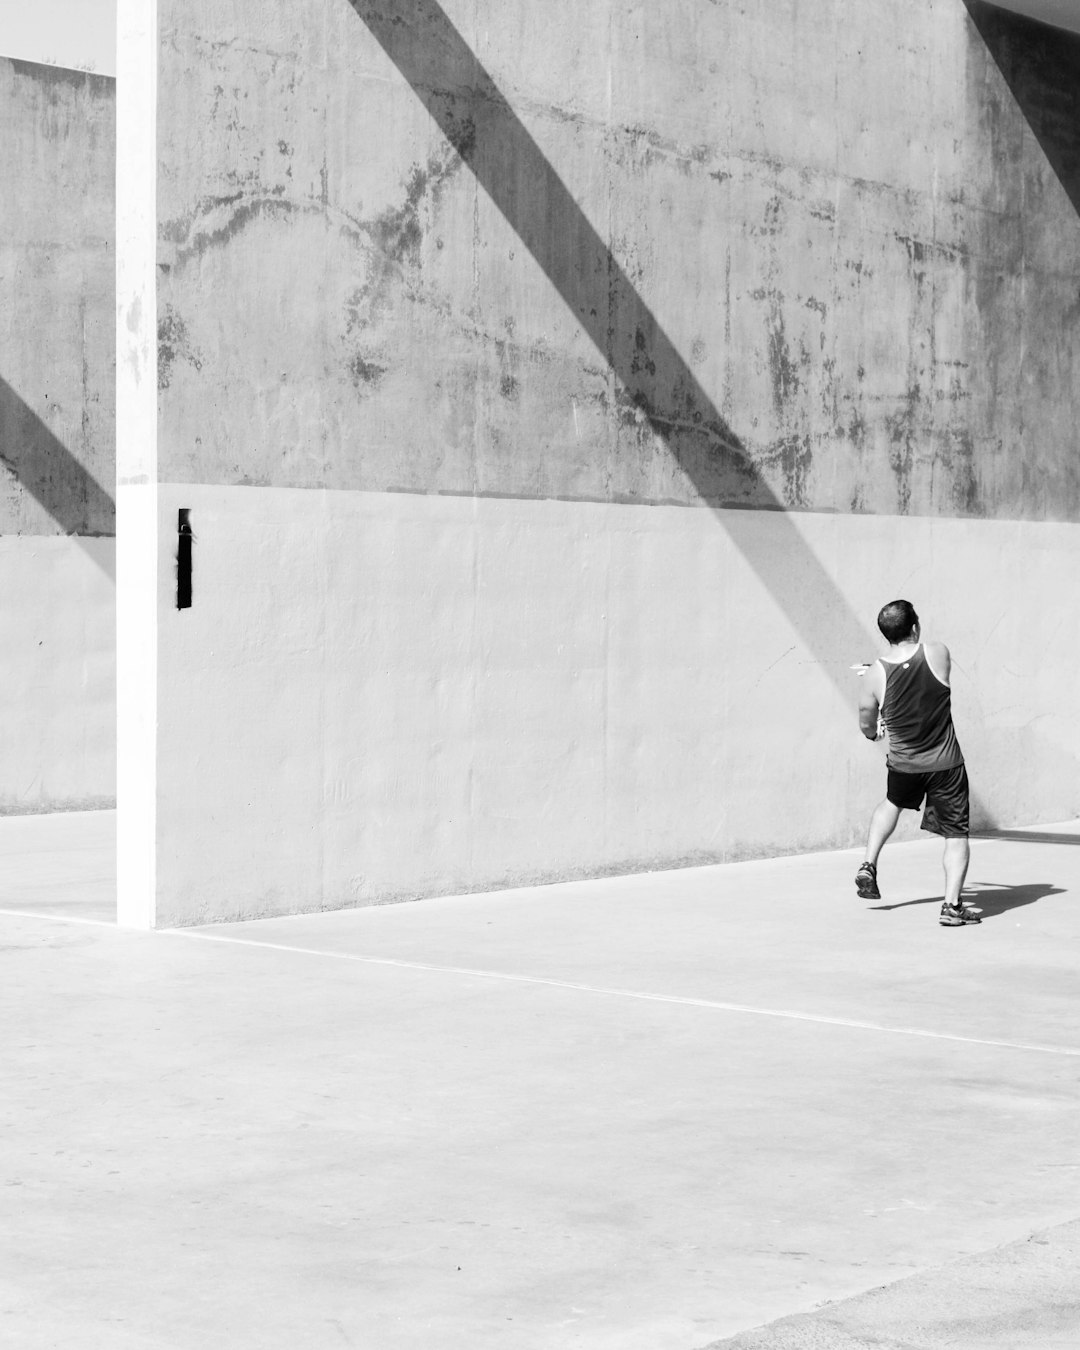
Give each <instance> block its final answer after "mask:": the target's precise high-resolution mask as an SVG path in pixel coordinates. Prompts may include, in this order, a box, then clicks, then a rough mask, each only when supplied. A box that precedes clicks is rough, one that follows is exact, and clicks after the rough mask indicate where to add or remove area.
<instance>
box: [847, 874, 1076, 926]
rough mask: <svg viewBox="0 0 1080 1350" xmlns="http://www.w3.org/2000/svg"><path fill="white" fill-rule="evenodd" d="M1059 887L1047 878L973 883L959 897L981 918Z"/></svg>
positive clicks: (931, 898)
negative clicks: (1008, 883) (1018, 883)
mask: <svg viewBox="0 0 1080 1350" xmlns="http://www.w3.org/2000/svg"><path fill="white" fill-rule="evenodd" d="M1064 893H1065V888H1064V887H1063V886H1051V885H1050V883H1049V882H1047V881H1030V882H1028V883H1027V884H1026V885H1024V886H1005V885H1003V884H1000V883H998V882H995V881H983V882H977V883H975V884H973V885H971V886H965V887H964V893H963V898H964V902H965V903H966V904H970V905H973V906H974V907H975V908H976V909H981V910H982V916H983V918H984V919H994V918H997V916H998V915H999V914H1007V913H1008V912H1009V910H1010V909H1019V908H1020V907H1021V905H1033V904H1034V903H1035V901H1036V900H1043V899H1045V898H1046V896H1048V895H1064ZM944 898H945V897H944V896H942V895H928V896H925V897H924V898H923V899H921V900H902V901H900V903H899V904H896V905H867V909H885V910H888V909H906V908H907V907H908V905H940V904H941V902H942V900H943V899H944Z"/></svg>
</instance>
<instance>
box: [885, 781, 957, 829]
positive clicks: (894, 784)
mask: <svg viewBox="0 0 1080 1350" xmlns="http://www.w3.org/2000/svg"><path fill="white" fill-rule="evenodd" d="M923 797H925V798H926V810H925V811H924V812H923V818H922V828H923V829H924V830H929V831H930V832H931V833H932V834H940V835H943V836H944V837H945V838H946V839H966V838H967V834H968V776H967V769H966V768H965V767H964V766H963V764H958V765H957V766H956V767H955V768H954V769H937V770H935V771H934V772H933V773H901V772H900V771H899V770H898V769H890V770H889V789H888V798H889V801H891V802H892V804H893V806H899V807H900V809H901V810H902V811H917V810H918V809H919V807H920V806H922V801H923Z"/></svg>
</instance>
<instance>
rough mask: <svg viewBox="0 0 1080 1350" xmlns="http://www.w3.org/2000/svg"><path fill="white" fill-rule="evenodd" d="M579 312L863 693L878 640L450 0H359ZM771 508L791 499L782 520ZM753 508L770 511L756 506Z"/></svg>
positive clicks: (697, 478)
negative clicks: (462, 27)
mask: <svg viewBox="0 0 1080 1350" xmlns="http://www.w3.org/2000/svg"><path fill="white" fill-rule="evenodd" d="M348 3H349V4H350V5H351V6H352V8H353V9H354V10H355V12H356V14H357V15H358V16H359V18H360V19H361V20H362V21H363V22H364V24H365V25H366V26H367V28H368V29H369V30H370V32H371V33H372V35H373V36H374V38H375V39H376V41H377V42H378V43H379V45H380V46H381V47H382V48H383V50H384V51H385V53H386V54H387V56H388V57H389V58H390V60H391V61H392V62H393V64H394V65H395V66H396V67H397V69H398V70H399V71H400V72H401V74H402V75H403V76H404V78H405V80H406V81H407V82H408V84H409V85H410V86H411V88H412V89H413V91H414V92H415V93H416V95H417V97H418V98H419V99H420V101H421V102H422V103H423V105H424V107H425V108H426V109H427V111H428V112H429V113H430V115H431V117H432V118H433V119H434V121H435V122H436V124H437V125H438V127H439V128H440V130H441V131H442V133H443V134H444V135H445V136H446V138H447V139H448V140H449V141H450V143H451V145H453V147H454V148H455V150H456V151H457V152H458V154H459V155H460V156H461V158H462V160H463V161H464V162H465V163H466V164H467V165H468V166H469V168H470V169H471V170H472V172H473V174H474V175H475V177H476V180H477V182H478V183H479V184H480V186H481V187H482V188H483V190H484V191H485V192H486V193H487V195H488V196H489V197H490V198H491V200H492V202H493V203H494V204H495V206H496V207H497V208H498V210H499V211H500V212H501V214H502V215H503V216H504V217H505V219H506V221H507V222H508V223H509V225H510V226H511V227H512V229H513V230H514V231H515V233H516V234H517V235H518V237H519V238H520V239H521V241H522V243H523V244H524V245H525V246H526V247H527V248H528V250H529V252H530V253H531V254H532V256H533V257H534V258H535V260H536V261H537V263H538V264H539V265H540V267H541V268H542V270H543V271H544V273H545V274H546V276H547V277H548V279H549V280H550V282H551V283H552V285H553V286H554V287H555V288H556V290H557V291H558V293H559V294H560V296H561V297H562V299H563V300H564V302H565V303H566V304H567V305H568V306H569V308H570V310H571V311H572V313H573V314H574V315H575V316H576V318H577V320H578V322H579V323H580V325H581V327H582V328H583V330H584V331H585V332H586V333H587V334H588V336H589V338H590V339H591V340H592V342H593V344H594V346H595V347H596V349H597V350H598V351H599V352H600V354H601V356H602V357H603V359H604V361H605V362H606V364H607V365H608V366H609V368H610V369H611V370H612V372H613V373H614V376H615V378H616V380H617V382H618V386H619V391H618V399H619V401H620V403H621V404H622V406H623V409H624V410H625V411H626V412H627V413H632V414H633V415H635V416H643V417H644V418H646V419H647V421H648V423H649V424H650V425H651V427H652V428H653V430H654V431H655V432H656V433H657V434H658V435H659V436H660V437H662V438H663V440H664V441H665V443H666V444H667V446H668V448H669V450H670V451H671V453H672V454H673V455H674V456H675V459H676V461H677V463H678V464H679V466H680V468H681V469H682V470H683V472H684V473H685V474H686V475H687V477H688V478H689V479H690V481H691V482H692V483H693V485H694V487H695V489H696V491H697V493H698V495H699V496H700V497H701V499H702V500H703V501H704V502H705V503H707V504H708V505H710V506H712V507H714V508H723V507H728V508H733V507H742V508H752V509H751V510H750V511H746V510H725V511H724V512H723V515H722V517H721V519H722V522H723V525H724V528H725V530H726V531H727V533H728V535H729V537H730V538H731V539H732V541H733V542H734V544H735V545H736V546H737V547H738V549H739V550H740V552H741V553H742V555H743V556H744V557H745V559H746V560H747V562H748V563H749V564H750V566H751V567H752V568H753V569H754V571H755V572H756V573H757V575H758V576H759V578H760V579H761V581H762V582H763V583H764V585H765V586H766V588H767V590H768V592H769V594H770V595H771V596H772V597H773V598H774V600H775V601H776V603H777V604H778V605H779V607H780V609H781V610H782V611H783V612H784V613H785V614H786V616H787V618H788V620H789V622H790V623H791V624H792V626H793V627H794V628H795V629H796V631H797V632H798V633H799V635H800V637H801V638H802V641H803V643H804V644H805V646H806V647H807V648H808V649H809V651H810V652H811V654H812V655H813V656H814V658H815V663H816V664H820V665H822V666H823V667H824V669H825V670H826V671H827V672H828V673H829V674H830V676H831V678H832V680H833V683H834V684H835V685H836V687H837V689H838V690H839V691H840V693H841V694H842V696H843V698H844V700H845V701H846V702H851V703H852V704H853V703H854V697H853V690H852V688H851V685H850V679H851V677H850V674H849V673H848V671H847V667H848V666H849V665H850V664H851V662H852V661H853V660H855V659H862V658H861V654H862V653H863V652H864V651H865V650H866V649H867V647H868V646H870V645H872V642H873V639H872V638H871V636H870V633H869V630H868V628H867V626H866V625H865V624H863V623H862V622H860V620H859V619H858V618H857V617H856V615H855V614H854V612H853V611H852V610H851V607H850V606H849V605H848V602H847V601H846V599H845V598H844V596H843V595H842V594H841V592H840V591H839V589H838V587H837V586H836V584H835V582H834V581H833V579H832V578H831V577H830V575H829V573H828V572H827V571H826V569H825V567H824V566H823V565H822V563H821V561H820V560H819V559H818V557H817V556H816V555H815V553H814V551H813V550H812V549H811V548H810V546H809V545H808V544H807V543H806V541H805V540H804V539H803V537H802V535H801V534H800V533H799V530H798V528H797V525H796V524H795V521H794V519H793V517H792V516H791V515H789V514H787V512H786V508H785V503H784V502H783V501H782V500H781V499H780V498H779V497H778V495H777V494H776V492H775V491H773V489H772V488H771V487H770V485H769V484H768V483H767V482H766V481H765V479H764V478H763V476H762V475H761V473H760V471H759V470H758V468H757V466H756V465H755V464H754V462H753V460H752V459H751V457H750V455H749V454H748V452H747V451H746V449H745V447H744V446H743V444H742V442H741V441H740V439H739V436H738V435H737V433H736V432H735V431H734V430H733V429H732V428H731V427H730V426H729V425H728V423H727V422H726V421H725V419H724V418H723V417H722V416H721V414H720V412H719V411H718V409H717V408H716V406H715V405H714V403H713V402H712V400H711V399H710V397H709V395H708V394H707V393H706V392H705V390H704V389H703V388H702V386H701V384H700V383H699V382H698V380H697V378H696V377H695V376H694V374H693V372H692V371H691V370H690V368H689V366H688V365H687V363H686V362H685V361H684V360H683V358H682V357H681V356H680V354H679V352H678V350H677V349H676V347H675V344H674V343H673V342H672V340H671V338H670V337H669V336H668V334H667V333H666V332H665V331H664V329H663V328H662V327H661V325H660V324H659V323H658V321H657V319H656V317H655V316H654V315H653V314H652V312H651V311H650V309H649V307H648V306H647V305H646V304H645V302H644V300H642V298H641V296H640V295H639V294H638V292H637V290H636V288H635V286H634V284H633V282H632V281H631V280H630V278H629V276H628V275H627V273H626V272H625V270H624V269H623V268H622V267H621V266H620V264H619V262H618V260H617V259H616V258H615V257H614V256H613V254H612V252H611V250H610V249H609V248H608V246H607V245H606V244H605V243H604V241H603V239H602V238H601V237H600V235H599V234H598V233H597V231H596V230H595V229H594V227H593V226H592V224H591V223H590V221H589V220H588V218H587V217H586V216H585V213H584V212H583V211H582V209H581V207H580V206H579V205H578V204H577V202H576V201H575V200H574V198H573V196H572V194H571V193H570V191H569V189H568V188H567V186H566V184H565V183H564V182H563V181H562V179H561V178H560V177H559V175H558V174H557V173H556V171H555V169H554V168H553V167H552V165H551V164H550V163H549V161H548V160H547V158H546V157H545V155H544V153H543V151H542V150H541V149H540V147H539V146H538V145H537V143H536V141H535V140H534V139H533V137H532V135H531V134H530V132H529V131H528V129H527V128H526V127H525V125H524V124H523V123H522V121H521V120H520V118H519V117H518V116H517V114H516V113H515V112H514V110H513V109H512V108H511V106H510V104H509V103H508V101H507V99H506V98H505V97H504V95H503V94H502V92H501V90H500V89H499V88H498V86H497V85H496V84H495V82H494V80H493V79H492V77H491V76H490V75H489V74H488V72H487V70H486V69H485V68H484V66H483V65H482V64H481V62H480V61H479V59H478V58H477V57H476V56H475V54H474V53H473V51H472V49H471V48H470V47H469V45H468V44H467V43H466V41H465V39H464V38H463V37H462V36H461V34H460V33H459V32H458V30H457V29H456V28H455V27H454V25H453V24H452V23H451V21H450V19H449V18H448V17H447V15H446V14H445V13H444V11H443V10H442V8H441V7H440V6H439V5H438V4H437V3H436V0H348ZM761 511H769V512H775V513H777V514H776V515H775V516H774V517H773V518H772V520H771V522H770V526H769V527H766V526H764V525H763V522H762V521H761V518H760V516H759V515H758V513H759V512H761ZM753 517H756V519H754V518H753Z"/></svg>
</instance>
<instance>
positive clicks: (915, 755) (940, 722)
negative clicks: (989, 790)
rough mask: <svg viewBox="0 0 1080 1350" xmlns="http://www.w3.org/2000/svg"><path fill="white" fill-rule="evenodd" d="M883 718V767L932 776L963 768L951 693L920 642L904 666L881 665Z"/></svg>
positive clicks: (899, 664) (886, 662) (897, 662)
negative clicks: (885, 735)
mask: <svg viewBox="0 0 1080 1350" xmlns="http://www.w3.org/2000/svg"><path fill="white" fill-rule="evenodd" d="M881 664H882V666H883V667H884V668H885V698H884V700H883V702H882V704H881V716H882V718H883V719H884V721H885V728H886V730H887V731H888V733H889V752H888V755H887V756H886V762H887V764H888V766H889V768H890V769H898V770H899V771H900V772H901V773H933V772H934V771H935V770H937V769H954V768H956V766H957V765H958V764H963V762H964V756H963V754H962V753H961V750H960V745H959V742H958V741H957V739H956V732H955V731H954V729H953V720H952V691H951V690H950V689H949V686H948V685H947V684H942V683H941V681H940V680H939V679H938V677H937V676H936V675H935V674H934V672H933V671H932V670H931V669H930V665H929V663H928V662H927V660H926V654H925V652H924V651H923V646H922V643H921V642H920V643H919V645H918V647H916V648H915V650H914V652H912V654H911V655H910V656H909V657H908V659H907V660H906V661H884V660H883V661H882V662H881Z"/></svg>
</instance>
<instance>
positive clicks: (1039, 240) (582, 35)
mask: <svg viewBox="0 0 1080 1350" xmlns="http://www.w3.org/2000/svg"><path fill="white" fill-rule="evenodd" d="M398 9H400V16H401V22H400V23H395V22H392V21H391V20H392V19H393V18H394V16H395V15H396V13H397V10H398ZM581 10H582V7H581V6H579V5H577V4H570V3H568V2H567V3H564V4H555V5H554V6H552V5H546V6H544V7H542V8H537V9H536V11H535V13H533V12H526V9H525V7H523V6H520V5H513V6H510V7H509V8H507V7H506V6H505V5H499V6H492V5H487V4H479V5H475V4H471V3H470V4H468V5H466V4H464V3H457V4H451V5H447V6H446V12H447V14H448V15H449V18H450V20H452V21H453V23H454V24H455V25H456V28H457V32H458V34H459V36H455V34H454V30H453V29H452V28H451V26H450V23H449V22H447V21H446V20H445V19H444V18H442V17H441V16H442V11H441V10H439V9H438V7H437V6H436V5H434V4H433V3H426V2H425V3H419V4H413V5H407V6H404V5H401V6H395V4H394V2H393V0H357V2H356V4H355V5H350V4H348V3H346V2H345V0H337V3H329V2H327V3H319V4H308V5H302V6H298V7H288V6H279V7H277V9H276V10H275V11H274V12H275V14H276V22H275V23H274V24H273V25H272V26H271V29H270V33H269V34H266V33H265V32H264V31H263V29H262V23H263V20H264V18H265V9H264V8H263V7H260V8H259V9H258V10H256V9H255V8H254V7H250V6H245V5H242V4H235V5H216V4H215V5H210V4H203V5H201V6H200V5H196V6H195V7H194V9H193V8H192V7H191V6H189V5H186V4H185V5H179V4H165V5H163V8H162V15H163V18H162V28H163V52H162V60H163V66H162V104H161V107H162V129H161V149H162V156H163V162H164V163H165V164H166V165H167V166H168V172H167V173H163V175H162V177H161V181H160V183H159V210H160V213H161V225H160V232H161V250H160V259H161V262H162V264H163V266H164V269H165V270H166V273H167V274H166V275H165V276H164V277H163V278H162V280H161V288H160V293H159V294H160V311H159V326H160V334H161V346H160V362H161V364H160V372H159V378H160V382H161V385H162V389H163V398H162V403H161V407H162V415H163V422H162V428H163V432H162V434H163V439H162V451H161V453H162V462H161V474H162V477H163V478H165V479H168V480H171V481H193V482H220V483H230V484H232V483H262V484H274V485H279V486H305V487H310V486H328V487H337V488H342V487H355V488H367V489H385V488H404V489H413V490H421V491H451V492H466V493H473V492H476V491H481V492H495V493H506V494H512V495H524V496H535V497H569V498H585V499H589V500H615V501H685V502H698V501H700V500H701V498H702V497H704V498H705V499H707V500H709V501H715V502H720V503H724V504H741V503H756V504H759V505H775V504H781V505H783V506H785V507H789V508H790V507H796V508H806V509H813V510H839V511H867V512H872V513H899V514H934V515H975V516H992V517H997V518H1014V517H1019V518H1025V519H1076V518H1077V515H1078V513H1080V470H1078V466H1077V459H1076V456H1075V455H1074V454H1073V449H1074V447H1075V440H1074V437H1073V431H1072V428H1074V427H1075V426H1076V424H1077V421H1078V418H1080V378H1077V371H1078V366H1077V341H1078V339H1077V335H1076V324H1075V310H1076V303H1077V301H1076V288H1075V287H1074V286H1071V285H1066V284H1063V278H1070V277H1075V276H1077V275H1078V273H1080V242H1078V238H1077V229H1076V211H1075V209H1074V208H1073V206H1072V205H1071V204H1070V202H1069V200H1068V197H1067V195H1066V193H1065V191H1064V190H1063V188H1062V186H1061V184H1060V183H1059V182H1058V180H1057V179H1056V177H1055V175H1054V173H1053V171H1052V169H1051V168H1050V166H1049V164H1048V163H1047V161H1046V159H1045V157H1044V155H1043V154H1042V152H1041V151H1040V149H1039V146H1038V145H1037V144H1036V142H1035V141H1034V138H1033V137H1032V135H1031V132H1030V130H1029V129H1028V126H1027V123H1026V122H1025V119H1024V117H1023V115H1022V112H1021V110H1020V109H1019V108H1018V107H1017V106H1016V104H1015V102H1014V100H1013V97H1012V95H1011V93H1010V91H1009V89H1008V88H1007V86H1006V84H1005V82H1004V81H1003V80H1002V78H1001V76H1000V74H999V73H998V71H997V69H996V67H995V66H994V63H993V60H992V58H991V56H990V54H989V53H988V51H987V49H986V46H985V44H984V42H983V41H982V39H981V38H980V36H979V34H978V32H977V31H976V29H975V26H974V24H973V23H972V22H971V20H970V19H969V17H968V15H967V13H966V11H965V9H964V7H963V5H962V4H959V3H957V4H948V5H941V4H930V3H927V2H925V0H924V2H922V3H917V4H914V5H912V4H907V3H901V2H900V0H890V2H889V3H884V2H881V3H876V4H874V5H870V6H867V5H865V4H854V3H848V2H847V0H843V2H841V0H834V2H833V3H831V4H829V5H827V6H826V7H825V8H824V9H822V7H821V6H806V5H799V4H796V3H794V2H792V3H779V4H774V5H770V6H767V7H759V8H758V9H754V8H753V7H751V8H749V9H747V7H745V6H743V5H741V4H738V3H736V2H735V0H727V2H726V3H712V0H708V2H707V0H679V2H678V3H673V4H669V5H664V6H648V5H614V4H611V3H609V0H604V3H593V4H590V5H587V6H585V7H584V12H583V13H580V12H579V11H581ZM1009 17H1010V18H1011V16H1009ZM364 20H367V22H365V21H364ZM1014 22H1021V21H1018V20H1014ZM373 31H374V33H375V34H376V35H377V36H378V37H379V38H380V39H381V40H382V41H383V42H385V43H386V45H387V47H388V48H389V50H390V52H391V53H392V54H393V56H394V57H395V58H396V60H397V62H398V63H399V64H398V67H395V65H394V64H392V63H391V61H390V60H389V59H388V56H387V53H386V52H384V51H383V50H382V49H381V48H380V46H379V45H378V43H377V42H376V41H375V40H374V38H373ZM1062 40H1065V39H1064V35H1062ZM241 52H242V53H243V59H240V53H241ZM472 52H475V54H476V58H478V61H479V62H480V63H482V67H483V68H482V69H481V67H480V66H479V65H478V64H477V61H476V60H474V59H473V58H472V57H471V55H470V53H472ZM526 54H528V55H527V56H526ZM485 72H487V75H489V76H490V80H491V82H492V83H491V84H490V85H489V84H488V83H486V82H485V81H486V75H485ZM406 77H407V78H406ZM410 81H411V83H410ZM498 91H501V92H502V94H503V95H505V97H506V99H507V100H508V102H509V105H510V108H512V110H513V111H512V112H511V111H510V110H509V109H508V108H507V107H506V106H505V105H500V103H499V102H498V98H497V94H498ZM1067 95H1068V91H1062V90H1059V89H1051V90H1049V91H1048V94H1047V97H1048V98H1053V99H1057V100H1059V101H1060V99H1061V98H1062V97H1063V96H1066V97H1067ZM1072 106H1073V107H1074V109H1080V95H1077V94H1076V93H1073V95H1072ZM429 110H430V111H429ZM432 114H434V119H435V120H433V116H432ZM436 120H437V122H438V125H436ZM444 131H448V132H450V133H451V134H452V135H454V138H455V141H456V147H457V148H456V149H455V148H454V146H452V145H451V144H450V143H449V142H448V141H447V139H446V137H445V136H444V134H443V132H444ZM459 151H460V152H461V153H459ZM462 154H464V156H465V161H466V162H463V159H462ZM545 161H546V162H545ZM549 166H550V168H549ZM556 176H557V177H556ZM477 180H479V183H480V184H481V185H482V186H478V181H477ZM563 185H564V186H563ZM560 189H561V190H560ZM491 193H494V195H495V197H496V198H497V200H498V202H499V206H498V207H497V206H496V205H495V204H494V203H493V201H492V200H491V196H490V195H489V194H491ZM500 208H501V209H500ZM508 218H509V219H508ZM512 225H513V226H516V227H517V229H518V230H519V231H520V232H521V233H523V234H524V235H525V236H526V239H527V241H528V244H529V246H526V245H525V244H524V243H523V241H522V238H521V237H519V235H518V234H517V233H515V230H514V228H512ZM609 249H610V253H609V251H608V250H609ZM538 259H539V261H538ZM545 269H546V272H547V275H545ZM553 281H554V283H555V284H554V285H553V284H552V282H553ZM658 325H659V326H660V327H661V328H662V329H663V330H664V332H663V333H659V332H658V331H657V327H658ZM664 334H666V335H667V339H670V340H669V341H668V340H665V337H664ZM241 371H242V372H243V378H238V376H239V374H240V372H241ZM613 372H614V378H613ZM650 414H651V415H650ZM234 416H235V417H236V419H237V424H238V425H242V426H243V427H244V428H245V438H244V439H245V444H244V446H243V447H242V448H241V447H238V446H237V444H236V438H235V436H232V435H229V434H225V431H224V428H225V427H227V426H230V425H231V419H232V418H233V417H234ZM418 428H423V432H422V434H419V435H418V434H417V432H418Z"/></svg>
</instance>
